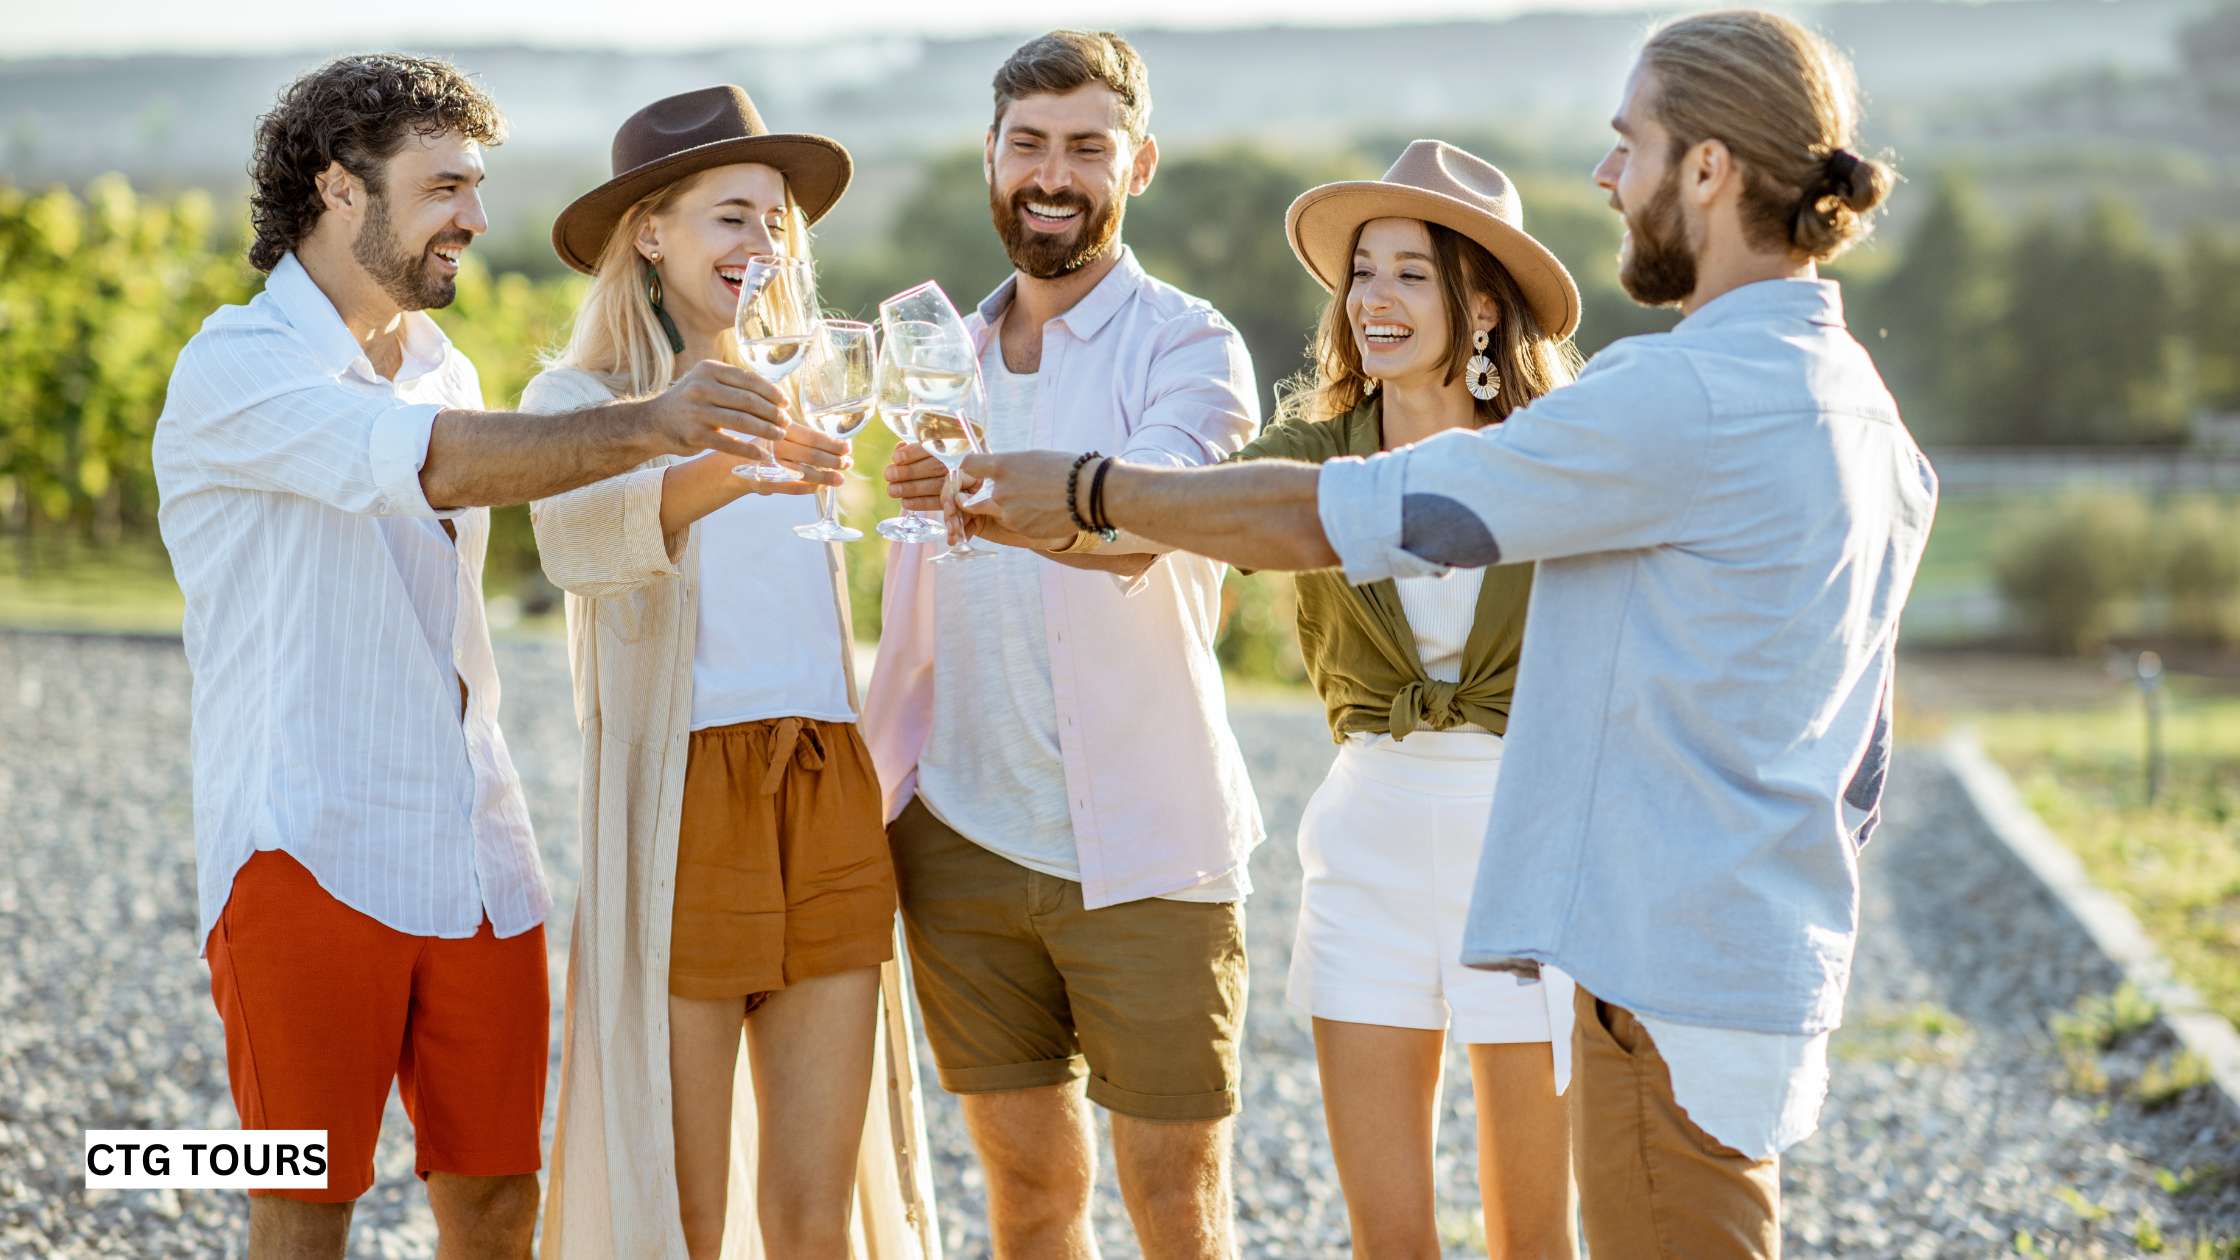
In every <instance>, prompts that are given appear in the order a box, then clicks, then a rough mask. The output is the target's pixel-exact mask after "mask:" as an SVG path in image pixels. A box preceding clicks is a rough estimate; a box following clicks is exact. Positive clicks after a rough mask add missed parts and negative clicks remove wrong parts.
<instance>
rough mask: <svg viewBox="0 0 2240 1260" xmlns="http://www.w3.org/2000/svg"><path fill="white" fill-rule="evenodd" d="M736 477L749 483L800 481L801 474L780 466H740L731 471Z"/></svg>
mask: <svg viewBox="0 0 2240 1260" xmlns="http://www.w3.org/2000/svg"><path fill="white" fill-rule="evenodd" d="M731 475H732V476H734V477H744V478H746V479H747V480H749V481H799V480H801V474H800V473H797V472H795V471H794V470H793V469H791V468H787V467H784V466H783V465H780V464H740V465H739V466H737V467H735V468H733V469H732V470H731Z"/></svg>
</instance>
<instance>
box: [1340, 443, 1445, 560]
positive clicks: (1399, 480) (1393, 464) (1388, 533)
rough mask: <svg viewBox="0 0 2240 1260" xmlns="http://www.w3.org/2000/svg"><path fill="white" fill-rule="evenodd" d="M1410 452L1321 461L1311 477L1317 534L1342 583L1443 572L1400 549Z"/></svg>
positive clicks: (1402, 451)
mask: <svg viewBox="0 0 2240 1260" xmlns="http://www.w3.org/2000/svg"><path fill="white" fill-rule="evenodd" d="M1409 454H1410V452H1408V451H1405V450H1401V451H1389V452H1386V453H1384V454H1381V455H1376V456H1373V457H1371V458H1368V459H1363V458H1361V457H1359V456H1354V455H1348V456H1345V457H1342V458H1339V459H1333V460H1329V461H1326V462H1325V463H1324V464H1323V465H1322V471H1321V474H1320V475H1319V476H1318V477H1317V479H1316V481H1315V511H1316V514H1317V515H1319V516H1320V517H1321V518H1322V532H1323V533H1324V534H1325V535H1327V536H1328V537H1329V539H1330V549H1331V550H1332V551H1335V552H1337V553H1338V564H1339V566H1340V567H1341V568H1343V569H1344V570H1345V574H1346V581H1348V582H1351V583H1353V584H1354V585H1355V586H1361V585H1364V584H1366V583H1369V582H1376V581H1381V580H1383V579H1385V578H1392V577H1427V576H1430V575H1433V574H1438V573H1445V572H1446V571H1447V566H1445V565H1441V564H1434V563H1432V562H1431V561H1429V560H1425V559H1423V558H1421V557H1419V556H1413V555H1410V554H1408V552H1406V551H1405V550H1402V549H1401V546H1400V537H1401V525H1402V522H1401V512H1400V509H1401V501H1402V498H1403V490H1404V488H1405V486H1406V480H1407V469H1408V461H1407V456H1408V455H1409Z"/></svg>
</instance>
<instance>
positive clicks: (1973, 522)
mask: <svg viewBox="0 0 2240 1260" xmlns="http://www.w3.org/2000/svg"><path fill="white" fill-rule="evenodd" d="M2032 501H2033V500H2032V499H2031V498H2030V497H2029V496H2021V497H2010V496H2006V495H1961V496H1955V497H1953V498H1950V499H1946V500H1944V501H1943V502H1940V503H1939V504H1937V521H1936V528H1934V529H1932V530H1930V531H1929V545H1928V547H1927V548H1926V549H1924V550H1923V551H1922V553H1921V568H1920V570H1919V571H1918V572H1917V573H1915V574H1914V578H1913V593H1912V595H1913V597H1919V596H1922V595H1929V596H1936V595H1946V594H1952V593H1955V592H1961V591H1972V590H1977V589H1981V588H1988V587H1989V586H1990V585H1991V552H1992V548H1993V546H1994V545H1995V540H1996V539H1997V537H1998V534H1999V527H2000V524H2001V522H2003V521H2006V520H2009V519H2011V518H2012V517H2014V516H2015V515H2016V514H2017V513H2018V512H2020V511H2024V510H2027V509H2028V507H2029V505H2030V504H2031V502H2032Z"/></svg>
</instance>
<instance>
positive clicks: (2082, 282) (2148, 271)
mask: <svg viewBox="0 0 2240 1260" xmlns="http://www.w3.org/2000/svg"><path fill="white" fill-rule="evenodd" d="M2013 260H2014V261H2013V264H2012V267H2011V268H2010V270H2011V274H2012V281H2011V285H2010V287H2009V301H2008V305H2007V309H2006V310H2005V311H2004V312H2003V314H2002V316H2001V320H2002V322H2003V323H2004V324H2005V325H2006V326H2007V328H2008V329H2009V330H2010V331H2011V333H2012V335H2013V337H2014V339H2015V355H2014V363H2013V369H2012V371H2011V372H1999V373H1997V374H1996V375H1997V376H2003V377H2004V378H2005V379H2004V381H2003V382H2002V383H2001V384H2002V387H2001V388H2000V389H1999V390H1998V397H1999V400H2000V402H2001V403H2002V404H2003V405H2001V406H2000V407H1999V408H1998V409H1997V410H1994V411H1992V412H1991V413H1990V418H1991V419H1992V420H1993V421H1994V423H1995V424H1996V425H1997V426H1998V427H1997V428H1996V429H1995V430H1994V432H1995V433H1996V435H1997V436H1998V437H1999V438H2000V439H2002V440H2005V441H2011V442H2017V443H2027V444H2046V445H2062V444H2070V445H2101V444H2127V443H2140V442H2148V443H2153V442H2179V441H2183V440H2184V439H2185V436H2186V433H2187V431H2188V425H2189V420H2190V411H2191V408H2190V406H2189V403H2190V393H2189V389H2188V386H2189V381H2188V379H2187V375H2186V362H2185V354H2184V343H2183V339H2182V337H2181V332H2182V328H2181V324H2180V320H2181V318H2182V316H2181V312H2180V311H2179V310H2178V307H2177V302H2176V297H2177V293H2176V284H2175V280H2174V277H2173V275H2172V268H2171V264H2170V262H2169V261H2168V260H2167V259H2166V258H2165V257H2164V256H2163V254H2162V253H2161V252H2159V251H2158V250H2156V249H2155V248H2154V247H2153V245H2152V244H2151V243H2150V242H2149V240H2148V239H2147V235H2146V231H2145V229H2144V228H2143V227H2142V226H2141V225H2140V222H2139V218H2138V216H2137V215H2136V214H2134V213H2133V212H2132V211H2130V210H2129V209H2128V208H2126V207H2123V206H2119V205H2115V204H2112V203H2109V202H2105V201H2102V202H2097V203H2095V204H2094V205H2093V206H2092V207H2091V208H2090V209H2088V210H2087V211H2086V212H2085V214H2084V216H2083V217H2082V219H2081V220H2078V221H2075V222H2073V223H2063V222H2060V221H2058V220H2055V219H2053V218H2051V217H2041V218H2040V219H2038V220H2037V221H2036V222H2035V223H2033V224H2032V225H2031V226H2030V227H2029V228H2027V229H2026V230H2025V231H2024V232H2023V234H2022V237H2021V238H2020V240H2019V241H2018V242H2017V243H2016V246H2015V250H2014V254H2013Z"/></svg>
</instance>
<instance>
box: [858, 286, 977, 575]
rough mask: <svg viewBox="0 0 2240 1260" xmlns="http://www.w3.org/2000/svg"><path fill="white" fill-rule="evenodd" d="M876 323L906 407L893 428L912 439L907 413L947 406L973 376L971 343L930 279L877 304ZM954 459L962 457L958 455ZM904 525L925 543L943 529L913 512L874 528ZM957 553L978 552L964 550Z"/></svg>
mask: <svg viewBox="0 0 2240 1260" xmlns="http://www.w3.org/2000/svg"><path fill="white" fill-rule="evenodd" d="M879 323H880V325H881V329H882V331H883V333H884V341H885V344H886V348H887V362H888V363H889V364H890V365H891V366H892V368H893V369H894V371H895V372H896V373H898V374H899V376H900V377H901V381H900V384H901V394H902V399H903V401H904V402H905V404H906V406H907V408H908V410H906V411H905V412H904V413H903V416H902V420H903V423H902V425H901V426H900V427H899V428H897V429H896V433H897V434H898V435H899V436H902V437H904V438H907V439H909V440H911V441H916V440H917V422H916V420H915V419H914V418H913V415H912V413H913V412H915V411H916V410H918V409H920V408H924V407H928V406H932V407H950V406H952V405H953V404H955V403H956V402H957V401H958V400H959V399H960V398H961V397H962V396H963V394H964V390H965V387H966V384H967V382H975V383H976V382H977V381H978V379H979V375H980V366H979V355H978V351H977V347H976V346H975V344H974V342H973V339H972V334H971V333H970V332H969V331H967V330H966V328H965V323H964V320H963V318H961V317H960V316H959V315H958V314H957V308H956V307H955V306H953V305H951V304H950V302H949V295H948V294H946V293H944V292H942V291H941V286H940V285H938V284H935V283H934V282H933V281H931V280H928V281H926V282H925V283H923V284H920V285H917V286H915V287H912V288H908V289H905V290H903V291H902V292H900V293H897V294H895V295H894V296H893V297H890V298H888V299H887V300H886V301H884V302H881V303H879ZM893 386H894V382H891V381H890V382H888V384H887V388H888V389H889V390H890V391H891V390H892V389H893ZM882 407H884V404H882ZM887 422H888V424H890V425H893V424H894V422H895V417H894V416H893V415H892V414H891V413H890V414H889V415H888V418H887ZM958 458H959V459H962V458H963V455H962V454H960V455H959V456H958ZM950 467H951V468H954V467H955V465H954V464H951V465H950ZM905 529H907V530H910V531H912V534H913V535H914V537H911V538H910V540H911V541H925V542H931V541H934V540H937V539H940V538H943V537H945V536H946V535H947V533H948V531H947V530H946V529H945V528H944V527H942V526H941V525H939V524H936V523H934V521H933V520H932V519H931V518H929V517H928V516H926V515H924V514H921V513H917V512H911V513H907V514H906V517H905V519H904V521H903V524H901V525H899V526H896V527H895V528H894V530H892V531H890V530H888V528H887V527H886V526H885V525H882V526H881V528H880V532H882V533H885V534H886V535H887V536H888V537H890V538H896V537H905V535H902V533H901V531H902V530H905ZM959 554H966V555H978V554H980V553H979V552H977V551H971V550H969V549H968V550H966V551H965V552H961V553H959Z"/></svg>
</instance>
